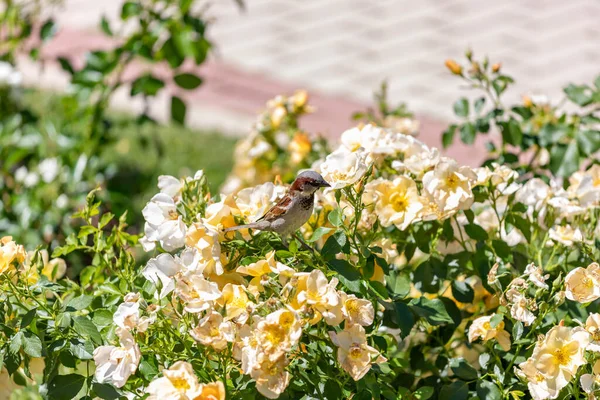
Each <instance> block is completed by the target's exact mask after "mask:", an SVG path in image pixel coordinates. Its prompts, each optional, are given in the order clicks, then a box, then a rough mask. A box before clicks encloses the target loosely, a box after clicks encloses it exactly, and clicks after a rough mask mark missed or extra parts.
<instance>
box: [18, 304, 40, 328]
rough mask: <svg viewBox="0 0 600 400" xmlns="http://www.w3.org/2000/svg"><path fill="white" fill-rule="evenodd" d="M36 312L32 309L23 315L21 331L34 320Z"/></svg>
mask: <svg viewBox="0 0 600 400" xmlns="http://www.w3.org/2000/svg"><path fill="white" fill-rule="evenodd" d="M36 311H37V310H36V309H35V308H34V309H33V310H29V311H27V313H25V315H23V318H22V319H21V329H23V328H27V327H28V326H29V324H31V322H32V321H33V319H34V318H35V313H36Z"/></svg>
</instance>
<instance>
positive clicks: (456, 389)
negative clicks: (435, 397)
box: [439, 381, 469, 400]
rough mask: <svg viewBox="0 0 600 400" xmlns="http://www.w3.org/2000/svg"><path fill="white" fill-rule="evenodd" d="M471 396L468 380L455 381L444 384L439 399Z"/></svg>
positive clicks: (459, 399) (464, 398)
mask: <svg viewBox="0 0 600 400" xmlns="http://www.w3.org/2000/svg"><path fill="white" fill-rule="evenodd" d="M468 397H469V386H468V385H467V383H466V382H462V381H455V382H452V383H451V384H449V385H444V386H442V390H440V396H439V400H466V399H467V398H468Z"/></svg>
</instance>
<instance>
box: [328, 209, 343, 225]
mask: <svg viewBox="0 0 600 400" xmlns="http://www.w3.org/2000/svg"><path fill="white" fill-rule="evenodd" d="M342 217H343V214H342V210H341V209H340V208H334V209H333V210H332V211H331V212H330V213H329V214H328V215H327V220H328V221H329V222H330V223H331V225H333V226H335V227H339V226H341V225H342V223H343V218H342Z"/></svg>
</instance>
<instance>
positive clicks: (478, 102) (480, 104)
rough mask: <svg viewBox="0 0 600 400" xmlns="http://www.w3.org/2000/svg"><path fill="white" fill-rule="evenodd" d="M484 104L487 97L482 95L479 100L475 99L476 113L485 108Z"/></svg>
mask: <svg viewBox="0 0 600 400" xmlns="http://www.w3.org/2000/svg"><path fill="white" fill-rule="evenodd" d="M483 106H485V97H480V98H478V99H477V100H475V104H473V108H474V109H475V113H476V114H479V113H480V112H481V110H483Z"/></svg>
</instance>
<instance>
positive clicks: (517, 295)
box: [506, 288, 535, 326]
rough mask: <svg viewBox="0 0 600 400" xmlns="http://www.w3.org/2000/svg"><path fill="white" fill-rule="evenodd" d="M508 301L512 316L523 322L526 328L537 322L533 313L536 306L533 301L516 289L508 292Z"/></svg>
mask: <svg viewBox="0 0 600 400" xmlns="http://www.w3.org/2000/svg"><path fill="white" fill-rule="evenodd" d="M506 299H507V300H508V301H509V303H510V304H511V307H510V315H511V316H512V317H513V318H514V319H516V320H517V321H521V322H523V324H525V326H528V325H531V324H532V323H533V321H535V315H534V314H533V313H532V312H531V308H532V306H535V302H534V301H533V300H530V299H528V298H527V297H525V295H524V294H523V293H521V292H519V291H518V290H517V289H516V288H511V289H509V290H508V291H507V292H506Z"/></svg>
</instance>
